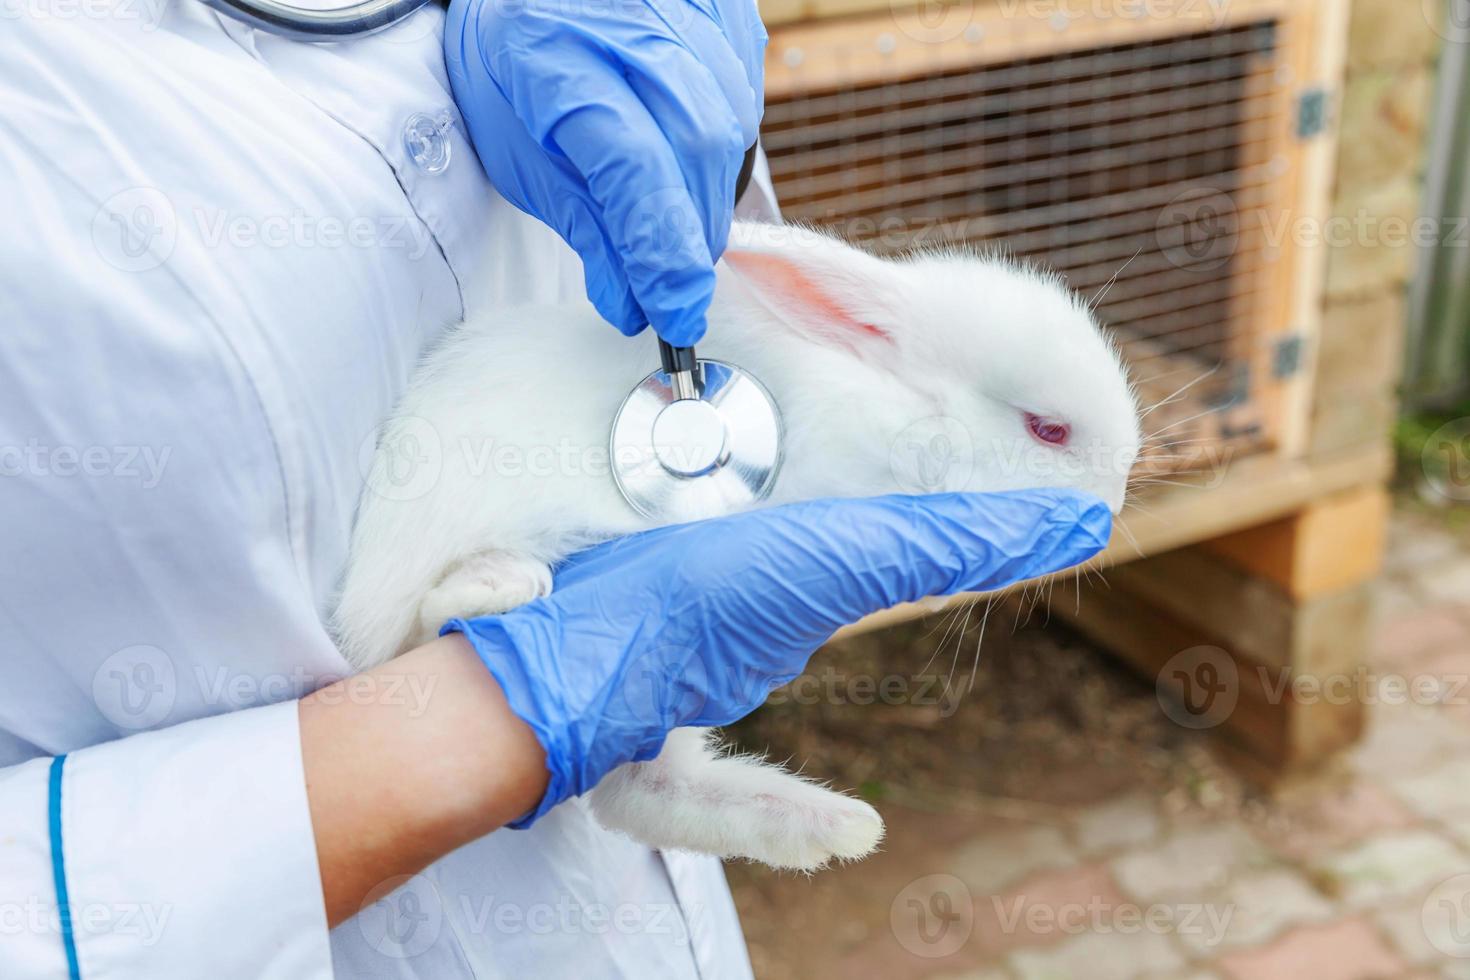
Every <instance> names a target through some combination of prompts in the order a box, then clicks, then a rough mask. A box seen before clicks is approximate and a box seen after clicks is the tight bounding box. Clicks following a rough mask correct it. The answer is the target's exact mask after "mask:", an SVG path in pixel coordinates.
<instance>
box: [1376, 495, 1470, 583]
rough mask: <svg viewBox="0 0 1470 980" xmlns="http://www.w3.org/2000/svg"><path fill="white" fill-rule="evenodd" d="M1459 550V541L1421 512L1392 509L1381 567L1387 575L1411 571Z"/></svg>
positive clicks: (1450, 555)
mask: <svg viewBox="0 0 1470 980" xmlns="http://www.w3.org/2000/svg"><path fill="white" fill-rule="evenodd" d="M1459 553H1460V541H1459V539H1458V538H1456V537H1455V536H1454V535H1453V534H1451V533H1450V532H1449V531H1446V530H1445V529H1444V527H1443V526H1441V525H1440V524H1439V523H1438V522H1436V521H1434V520H1432V519H1430V518H1427V517H1425V516H1424V515H1423V514H1415V513H1410V512H1408V511H1402V510H1396V511H1394V513H1393V515H1392V516H1391V517H1390V519H1389V526H1388V549H1387V551H1386V552H1385V553H1384V557H1383V567H1384V569H1385V570H1386V571H1387V572H1388V573H1389V574H1390V575H1396V574H1398V573H1405V572H1406V573H1408V574H1410V575H1412V574H1413V573H1414V572H1416V571H1418V570H1419V569H1421V568H1426V567H1428V566H1431V565H1436V564H1438V563H1439V562H1441V561H1443V560H1444V559H1446V558H1453V557H1454V556H1455V555H1457V554H1459Z"/></svg>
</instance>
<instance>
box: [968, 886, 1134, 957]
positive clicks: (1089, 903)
mask: <svg viewBox="0 0 1470 980" xmlns="http://www.w3.org/2000/svg"><path fill="white" fill-rule="evenodd" d="M1126 903H1128V899H1127V898H1125V897H1124V895H1123V893H1122V892H1120V891H1118V886H1117V885H1116V884H1114V882H1113V878H1112V875H1111V874H1109V873H1108V869H1107V866H1106V865H1103V864H1091V865H1087V866H1084V867H1080V868H1067V869H1064V870H1060V871H1044V872H1042V873H1041V874H1038V875H1034V876H1032V877H1031V878H1029V879H1027V880H1026V881H1024V882H1022V883H1021V884H1020V885H1018V886H1016V887H1014V888H1012V889H1010V890H1008V891H1007V892H1005V893H1004V894H1000V895H993V896H989V897H980V896H976V898H975V931H974V934H973V935H972V937H971V939H970V944H971V945H972V946H973V947H974V948H975V950H976V951H977V952H978V953H979V954H980V957H981V958H982V959H986V960H989V959H998V958H999V957H1000V956H1002V955H1004V954H1006V953H1009V952H1012V951H1013V950H1015V949H1017V948H1020V947H1030V946H1047V945H1051V944H1054V943H1057V942H1060V941H1061V940H1064V939H1067V938H1068V937H1069V936H1073V935H1077V934H1078V933H1079V932H1083V931H1085V930H1087V929H1088V928H1090V927H1091V926H1092V925H1093V924H1095V923H1099V922H1102V923H1106V922H1108V921H1110V920H1111V918H1112V911H1113V910H1115V909H1117V908H1118V907H1119V906H1122V905H1124V904H1126Z"/></svg>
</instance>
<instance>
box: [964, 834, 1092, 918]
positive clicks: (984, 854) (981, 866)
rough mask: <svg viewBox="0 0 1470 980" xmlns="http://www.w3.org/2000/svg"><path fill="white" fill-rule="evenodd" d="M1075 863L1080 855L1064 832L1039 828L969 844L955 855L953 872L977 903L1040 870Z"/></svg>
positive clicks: (985, 838)
mask: <svg viewBox="0 0 1470 980" xmlns="http://www.w3.org/2000/svg"><path fill="white" fill-rule="evenodd" d="M1076 863H1078V862H1077V855H1076V853H1075V852H1074V851H1073V849H1072V846H1071V845H1070V844H1068V843H1067V838H1066V836H1065V835H1064V834H1063V833H1062V832H1061V830H1059V829H1058V828H1056V827H1051V826H1036V827H1028V828H1025V829H1024V830H1015V831H1010V832H1007V833H1004V834H997V835H995V836H991V837H984V838H981V839H979V840H977V841H974V842H972V843H969V844H966V845H965V846H964V847H962V848H961V849H960V850H959V852H958V853H957V854H955V856H954V864H953V867H952V869H951V870H952V873H953V874H954V875H956V876H957V877H958V878H960V879H961V880H962V881H964V883H965V884H966V885H967V886H969V888H970V891H972V892H973V893H974V894H975V896H976V898H977V900H978V899H980V898H982V897H983V896H987V895H996V894H999V893H1000V892H1001V891H1002V889H1004V888H1006V886H1008V885H1011V884H1014V883H1016V882H1018V881H1020V880H1022V879H1023V878H1026V877H1028V876H1030V875H1032V874H1035V873H1036V872H1038V871H1044V870H1048V869H1054V868H1066V867H1070V866H1072V865H1074V864H1076Z"/></svg>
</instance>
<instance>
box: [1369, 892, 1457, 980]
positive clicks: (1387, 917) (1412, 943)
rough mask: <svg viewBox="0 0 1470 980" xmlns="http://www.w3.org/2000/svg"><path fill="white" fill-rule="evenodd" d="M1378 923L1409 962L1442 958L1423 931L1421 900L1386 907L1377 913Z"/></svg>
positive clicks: (1441, 954)
mask: <svg viewBox="0 0 1470 980" xmlns="http://www.w3.org/2000/svg"><path fill="white" fill-rule="evenodd" d="M1378 924H1379V926H1380V927H1381V928H1382V929H1383V931H1384V933H1386V934H1387V935H1388V938H1389V942H1390V943H1391V944H1392V945H1393V947H1394V949H1395V950H1397V951H1398V954H1399V955H1400V956H1402V957H1403V958H1404V959H1405V960H1407V961H1409V962H1410V963H1413V964H1415V965H1416V966H1425V965H1430V964H1435V963H1438V962H1439V961H1440V960H1443V959H1444V954H1443V953H1441V952H1440V951H1439V950H1437V949H1435V948H1434V944H1433V943H1431V942H1430V941H1429V937H1428V936H1427V935H1426V934H1425V932H1424V915H1423V904H1422V902H1420V901H1417V900H1416V901H1414V902H1410V903H1408V904H1406V905H1400V906H1397V907H1395V908H1391V909H1386V910H1385V911H1383V912H1380V913H1379V915H1378Z"/></svg>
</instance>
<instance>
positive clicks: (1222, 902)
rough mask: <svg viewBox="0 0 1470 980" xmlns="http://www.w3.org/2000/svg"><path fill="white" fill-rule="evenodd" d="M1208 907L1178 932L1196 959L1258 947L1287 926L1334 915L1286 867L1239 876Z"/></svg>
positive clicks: (1296, 875) (1317, 896) (1295, 874)
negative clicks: (1206, 913)
mask: <svg viewBox="0 0 1470 980" xmlns="http://www.w3.org/2000/svg"><path fill="white" fill-rule="evenodd" d="M1211 910H1212V911H1213V912H1214V913H1215V914H1214V915H1213V916H1200V917H1199V919H1198V922H1197V927H1196V928H1180V929H1179V930H1177V933H1178V936H1179V941H1180V942H1181V943H1183V944H1184V945H1185V946H1186V947H1187V948H1188V949H1189V950H1190V951H1191V952H1192V953H1193V954H1194V955H1195V956H1196V957H1198V958H1200V959H1204V958H1208V957H1211V956H1214V955H1216V954H1217V953H1219V952H1220V951H1221V950H1224V949H1229V948H1234V947H1239V946H1258V945H1260V944H1261V943H1264V942H1266V941H1267V940H1268V939H1271V938H1272V937H1274V936H1276V935H1278V934H1279V933H1281V932H1282V931H1283V930H1285V929H1286V928H1288V927H1289V926H1294V925H1302V924H1305V923H1311V922H1325V921H1326V920H1328V919H1330V918H1332V914H1333V909H1332V903H1330V902H1328V901H1327V900H1326V899H1325V898H1323V897H1322V896H1321V894H1319V893H1318V892H1317V891H1316V890H1315V889H1313V888H1312V886H1311V885H1310V884H1309V883H1308V882H1307V881H1306V880H1305V879H1304V878H1302V876H1301V875H1299V874H1297V873H1296V872H1294V871H1289V870H1287V869H1285V868H1276V869H1272V870H1268V871H1261V872H1257V873H1254V874H1247V875H1242V876H1241V877H1239V878H1237V879H1236V880H1234V881H1232V882H1231V883H1230V884H1229V885H1228V886H1226V888H1225V889H1224V890H1223V891H1222V892H1221V893H1220V894H1219V896H1218V897H1217V898H1215V899H1212V900H1211V901H1210V902H1209V903H1208V909H1207V911H1211Z"/></svg>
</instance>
